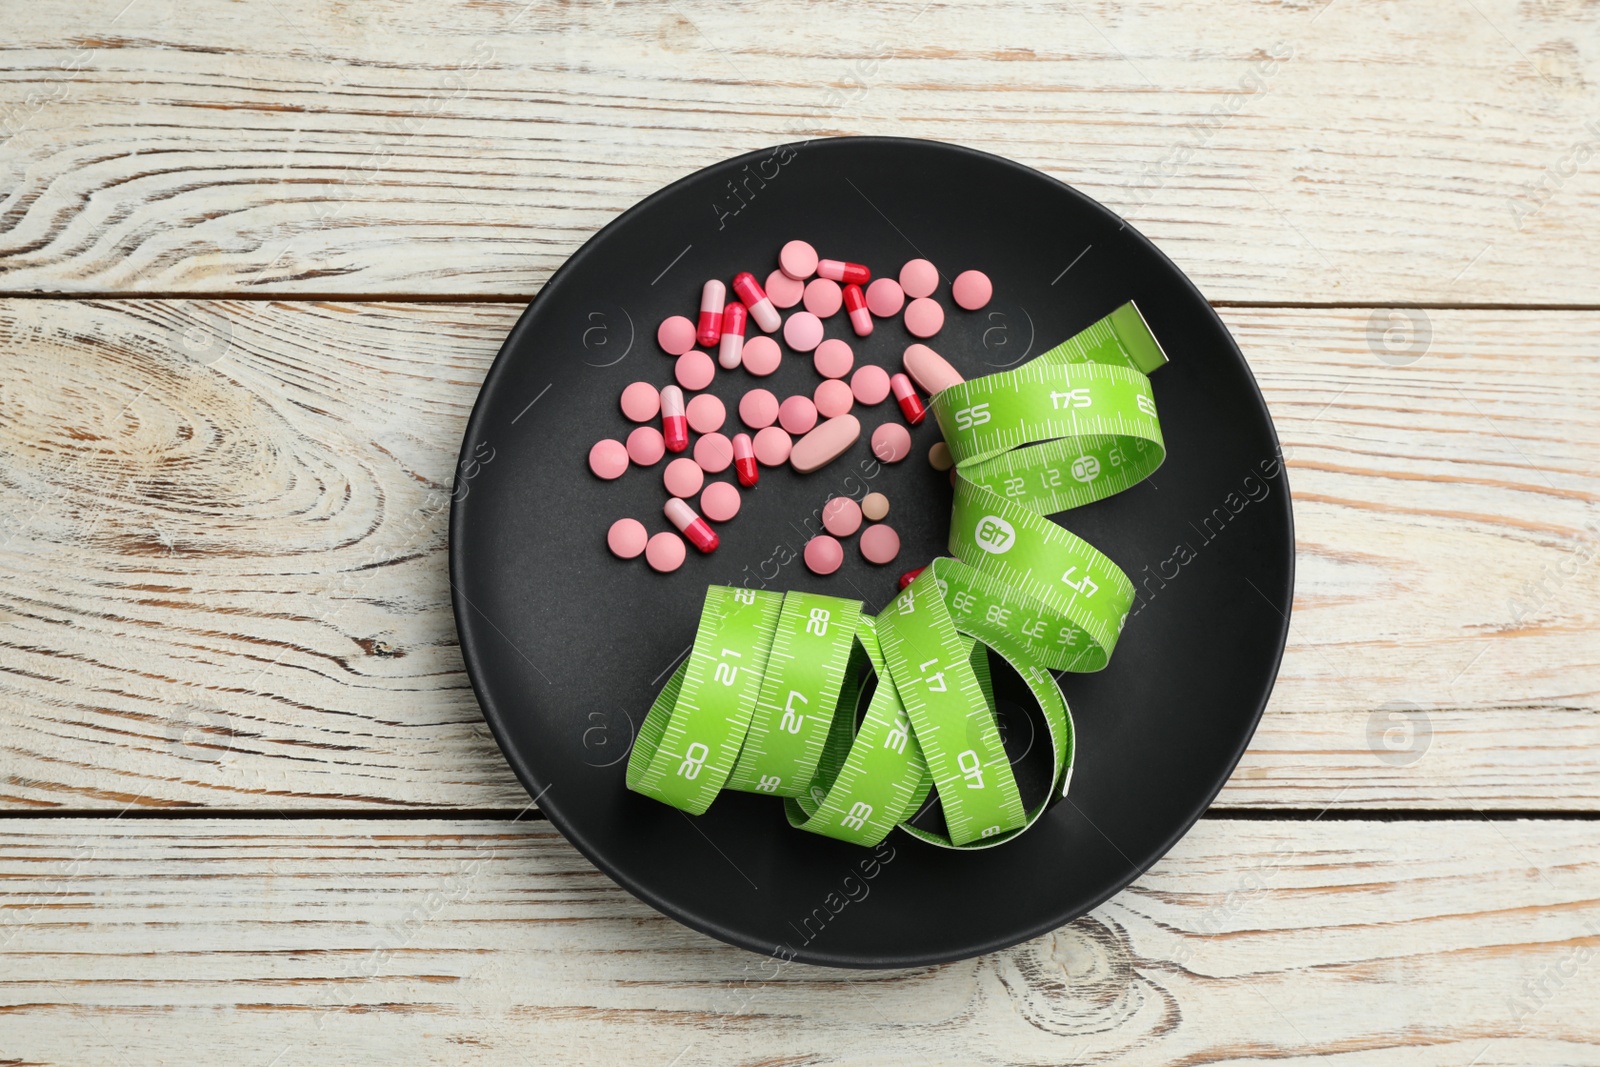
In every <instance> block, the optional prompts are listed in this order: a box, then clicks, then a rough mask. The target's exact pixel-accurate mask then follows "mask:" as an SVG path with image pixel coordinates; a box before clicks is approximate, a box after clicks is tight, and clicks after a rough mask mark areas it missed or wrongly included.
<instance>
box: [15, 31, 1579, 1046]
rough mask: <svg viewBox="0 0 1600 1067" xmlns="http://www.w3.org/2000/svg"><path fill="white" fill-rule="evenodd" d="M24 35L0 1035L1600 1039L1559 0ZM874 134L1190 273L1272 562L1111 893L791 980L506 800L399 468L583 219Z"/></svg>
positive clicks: (437, 426) (440, 426)
mask: <svg viewBox="0 0 1600 1067" xmlns="http://www.w3.org/2000/svg"><path fill="white" fill-rule="evenodd" d="M0 46H3V52H0V138H3V140H0V353H3V359H4V363H3V372H0V516H3V518H0V727H3V732H0V804H3V806H4V811H3V812H0V953H3V954H4V956H3V966H0V1063H28V1064H36V1063H52V1064H54V1063H61V1064H85V1063H119V1064H125V1063H128V1062H183V1063H192V1062H218V1061H220V1062H226V1063H230V1064H233V1063H237V1064H260V1065H262V1067H268V1065H271V1064H280V1065H288V1064H295V1063H309V1062H326V1063H337V1064H357V1063H368V1062H370V1063H376V1064H393V1063H397V1062H416V1061H427V1062H449V1063H458V1062H468V1061H470V1062H474V1063H496V1064H499V1063H506V1064H523V1063H527V1062H572V1063H642V1064H659V1065H667V1064H678V1065H682V1067H687V1065H690V1064H698V1063H726V1062H735V1061H737V1062H747V1063H816V1062H835V1061H838V1062H856V1063H868V1062H906V1061H913V1060H914V1061H919V1062H920V1061H950V1062H960V1063H973V1062H980V1063H997V1064H998V1063H1029V1064H1034V1063H1037V1064H1069V1063H1096V1062H1140V1063H1146V1062H1149V1063H1154V1062H1182V1063H1214V1062H1233V1063H1238V1062H1244V1061H1249V1060H1257V1059H1288V1060H1295V1061H1309V1060H1312V1059H1318V1058H1320V1059H1324V1060H1326V1061H1327V1062H1329V1063H1335V1062H1337V1063H1340V1064H1384V1065H1387V1064H1394V1063H1419V1064H1441V1065H1443V1064H1462V1065H1466V1064H1476V1065H1479V1067H1491V1065H1498V1064H1511V1063H1528V1062H1550V1063H1587V1064H1594V1063H1600V851H1597V846H1600V505H1597V498H1600V341H1597V334H1600V212H1597V210H1596V209H1597V207H1600V106H1597V105H1600V8H1597V7H1596V6H1595V5H1594V4H1593V3H1585V2H1581V0H1516V2H1514V0H1429V2H1425V3H1420V2H1419V3H1412V4H1399V3H1385V2H1377V0H1332V2H1331V3H1323V2H1322V0H1304V2H1297V0H1284V2H1281V3H1276V4H1264V3H1251V2H1246V0H1219V2H1218V3H1215V4H1209V5H1204V6H1196V5H1190V4H1182V3H1177V2H1174V0H1136V2H1133V3H1121V2H1100V0H1094V2H1090V0H1083V2H1068V3H1059V4H1057V3H1045V2H1043V0H1039V2H1027V0H1013V2H1005V0H995V2H984V3H978V2H967V3H959V4H958V3H953V2H943V3H925V2H924V0H891V2H883V3H858V4H849V5H845V4H822V3H809V4H804V5H799V4H791V5H788V6H783V5H772V4H757V3H752V2H750V0H733V2H729V3H722V4H715V3H711V2H710V0H671V2H668V3H661V4H644V3H602V2H589V3H582V2H574V3H560V4H557V3H545V2H543V0H540V2H536V3H533V4H530V5H527V6H523V3H522V2H521V0H476V2H471V3H449V4H439V3H426V2H422V0H416V2H398V0H372V2H368V3H361V4H348V3H340V2H333V0H320V2H319V0H261V2H259V3H254V4H243V3H224V2H222V0H205V2H199V3H188V4H184V3H179V2H178V0H132V2H131V3H129V2H128V0H110V2H109V3H100V2H97V0H37V2H32V3H28V4H17V5H14V8H13V9H10V10H8V11H7V13H6V18H5V20H4V25H3V28H0ZM867 133H894V134H904V135H910V136H923V137H933V138H939V139H944V140H951V141H957V142H963V143H967V144H971V145H974V146H976V147H981V148H984V149H988V150H990V151H994V152H998V153H1001V154H1003V155H1007V156H1010V157H1012V158H1015V159H1017V160H1020V161H1021V162H1024V163H1027V164H1029V165H1031V166H1035V167H1038V168H1040V169H1042V170H1044V171H1047V172H1049V173H1051V174H1054V175H1056V176H1058V177H1060V178H1062V179H1063V180H1065V181H1068V182H1071V183H1072V184H1074V185H1076V186H1077V187H1078V188H1080V189H1082V190H1083V191H1085V192H1086V193H1088V194H1090V195H1091V196H1094V197H1096V198H1097V199H1099V200H1101V201H1102V202H1104V203H1105V204H1107V205H1108V206H1110V207H1111V208H1113V209H1115V210H1117V211H1119V212H1122V213H1123V214H1124V215H1125V216H1127V217H1129V218H1130V219H1132V220H1133V221H1134V222H1135V223H1136V224H1137V225H1138V226H1139V227H1140V228H1141V229H1142V230H1144V232H1146V233H1147V234H1148V235H1149V236H1150V237H1152V238H1153V239H1154V240H1155V241H1156V242H1157V243H1158V244H1159V245H1161V247H1162V248H1163V249H1165V250H1166V251H1167V252H1168V253H1169V254H1170V255H1171V256H1172V257H1173V258H1174V259H1175V260H1176V261H1177V262H1178V263H1179V265H1180V266H1181V267H1183V269H1184V270H1186V271H1187V272H1188V273H1189V274H1190V276H1191V277H1193V278H1194V280H1195V281H1196V283H1197V284H1198V285H1199V286H1200V287H1201V289H1202V290H1203V291H1205V292H1206V294H1207V295H1208V296H1209V297H1210V298H1212V299H1213V301H1214V302H1215V303H1216V305H1217V306H1218V307H1219V308H1220V309H1221V313H1222V315H1223V317H1224V318H1225V319H1226V321H1227V322H1228V325H1229V326H1230V328H1231V329H1232V330H1233V331H1234V333H1235V336H1236V337H1237V338H1238V340H1239V343H1240V345H1241V346H1242V347H1243V349H1244V351H1245V353H1246V355H1247V356H1248V358H1249V360H1250V362H1251V364H1252V366H1253V367H1254V369H1255V372H1256V375H1257V377H1258V379H1259V380H1260V382H1261V384H1262V387H1263V389H1264V390H1265V392H1266V396H1267V399H1268V402H1269V404H1270V406H1271V408H1272V412H1273V415H1274V417H1275V419H1276V421H1277V424H1278V429H1279V432H1280V434H1281V435H1282V438H1283V440H1284V443H1285V448H1286V451H1288V452H1289V454H1290V456H1291V463H1290V465H1291V468H1292V471H1291V478H1292V482H1293V487H1294V493H1295V515H1296V521H1297V526H1298V536H1299V562H1298V568H1299V571H1298V575H1299V577H1298V596H1297V598H1296V603H1295V614H1294V620H1293V629H1292V632H1291V634H1290V639H1289V649H1288V652H1287V654H1286V656H1285V659H1284V664H1283V671H1282V674H1281V677H1280V679H1279V682H1278V686H1277V690H1276V692H1275V694H1274V696H1273V699H1272V703H1271V705H1270V707H1269V708H1268V710H1267V713H1266V715H1265V717H1264V719H1263V720H1262V724H1261V728H1260V730H1259V732H1258V733H1257V735H1256V739H1255V742H1254V744H1253V745H1252V747H1251V749H1250V751H1249V753H1248V754H1247V755H1246V757H1245V759H1244V761H1243V763H1242V764H1241V765H1240V767H1239V769H1238V771H1237V773H1236V774H1235V775H1234V777H1233V780H1232V781H1231V782H1230V783H1229V785H1228V786H1227V788H1226V789H1225V790H1224V792H1223V793H1222V795H1221V797H1220V798H1219V800H1218V802H1217V804H1216V806H1215V807H1214V809H1213V810H1212V812H1211V813H1210V814H1209V815H1208V816H1207V817H1206V818H1205V819H1204V820H1202V821H1201V822H1200V824H1199V825H1198V826H1197V827H1196V828H1195V830H1194V831H1193V833H1191V834H1190V835H1189V836H1188V837H1187V838H1186V839H1185V840H1184V841H1183V842H1182V843H1181V844H1179V845H1178V847H1177V848H1176V849H1175V850H1174V851H1173V852H1172V853H1171V855H1170V856H1168V857H1167V858H1166V859H1165V860H1163V861H1162V862H1161V863H1159V864H1158V865H1157V866H1156V867H1155V868H1154V869H1153V870H1152V871H1151V872H1149V874H1148V875H1146V876H1145V877H1144V878H1142V879H1140V880H1139V881H1138V882H1137V883H1136V884H1135V885H1134V886H1132V887H1131V888H1130V889H1129V890H1127V891H1126V892H1124V893H1122V894H1121V895H1119V896H1118V897H1116V898H1115V899H1114V900H1112V901H1111V902H1110V903H1108V904H1107V905H1105V906H1104V907H1102V908H1100V909H1099V910H1097V911H1096V912H1095V913H1093V914H1092V915H1091V916H1088V917H1086V918H1084V919H1082V920H1080V921H1078V922H1076V923H1073V924H1071V925H1070V926H1068V927H1066V928H1063V929H1061V930H1059V931H1057V932H1056V933H1054V934H1052V935H1050V936H1047V937H1043V938H1040V939H1039V940H1037V941H1034V942H1032V943H1029V944H1027V945H1024V946H1021V947H1019V948H1016V949H1013V950H1010V951H1006V952H1001V953H997V954H995V955H992V956H988V957H984V958H981V959H976V960H972V961H968V962H965V963H960V964H952V965H949V966H943V967H936V968H927V969H920V970H916V971H913V972H898V973H856V972H835V971H825V970H819V969H813V968H808V967H803V966H798V965H796V966H791V967H787V968H783V969H782V970H781V971H780V972H779V973H776V974H772V973H770V968H762V967H760V966H759V964H760V962H761V960H760V958H759V957H756V956H752V955H750V954H748V953H744V952H741V951H739V950H736V949H732V948H729V947H726V946H723V945H721V944H719V943H716V942H713V941H711V940H709V939H707V938H705V937H703V936H701V935H699V934H696V933H692V932H690V931H688V930H686V929H684V928H682V927H680V926H678V925H677V924H675V923H674V922H672V921H671V920H668V919H665V918H663V917H661V916H659V915H657V914H656V913H654V912H653V911H651V910H650V909H649V908H647V907H646V906H644V905H643V904H640V903H638V902H637V901H635V900H634V899H633V898H631V897H630V896H628V895H627V894H626V893H625V892H623V891H622V890H620V889H618V888H617V887H616V886H614V885H613V884H612V883H611V882H610V881H609V880H608V879H607V878H606V877H605V876H604V875H601V874H600V873H598V872H597V871H596V870H594V869H593V868H592V867H591V866H590V865H589V864H588V863H587V862H586V861H584V860H583V859H582V858H581V857H580V856H578V854H577V853H576V852H575V851H574V850H573V849H571V848H570V847H569V846H567V845H566V844H565V842H564V841H563V840H562V839H561V838H560V836H559V835H558V834H556V833H555V832H554V831H553V830H552V829H551V828H550V827H549V825H548V824H547V823H544V822H542V821H541V820H539V818H538V817H537V813H536V812H534V813H529V814H527V815H524V816H523V817H521V818H520V819H519V818H518V814H519V813H520V812H522V811H523V809H524V807H525V805H526V803H527V798H526V795H525V794H524V792H523V791H522V789H521V788H520V786H519V785H518V783H517V782H516V780H515V779H514V778H513V777H512V775H511V773H510V772H509V770H508V769H507V767H506V765H505V763H504V761H503V760H502V758H501V756H500V754H499V752H498V751H497V749H496V748H495V746H494V744H493V742H492V740H491V739H490V738H489V736H488V733H487V731H486V729H485V727H484V724H483V722H482V720H481V718H480V715H479V712H478V709H477V706H476V704H475V703H474V700H473V697H472V694H471V691H470V689H469V687H468V683H467V679H466V677H465V674H464V672H463V669H462V665H461V660H460V657H459V654H458V651H457V648H456V644H455V633H454V627H453V624H452V620H451V615H450V610H449V604H448V599H447V596H446V592H447V588H448V587H447V584H446V577H445V574H446V567H445V555H446V532H445V524H444V519H445V512H444V510H442V509H441V508H440V506H439V505H440V502H441V501H442V500H443V499H445V498H447V496H448V491H449V486H450V484H451V478H452V467H453V465H454V462H455V450H456V447H457V444H458V442H459V438H460V433H461V429H462V426H463V423H464V421H465V419H466V416H467V414H468V412H469V410H470V408H471V405H472V402H473V398H474V395H475V393H476V391H477V387H478V384H479V382H480V380H481V379H482V376H483V374H484V373H485V371H486V369H487V368H488V366H489V362H490V360H491V358H492V356H493V354H494V352H495V350H496V348H497V346H498V344H499V341H500V340H501V338H502V337H503V336H504V334H505V332H506V330H507V329H508V328H509V326H510V324H511V323H512V321H513V320H514V318H515V316H516V315H517V313H518V311H519V309H520V308H521V306H522V305H523V304H524V303H525V302H526V301H527V300H528V299H529V298H530V297H532V296H533V295H534V294H535V293H536V292H537V291H538V289H539V287H540V285H541V283H542V282H543V281H544V280H545V279H546V278H547V277H548V276H549V274H550V272H551V271H552V270H554V268H555V267H556V266H558V265H559V264H560V263H561V262H562V260H563V259H564V258H565V257H566V256H567V255H569V254H570V253H571V252H572V251H573V250H574V249H575V248H576V247H577V246H578V245H579V244H580V243H581V242H582V241H583V240H584V239H585V238H586V237H587V236H588V235H589V234H590V233H592V232H593V231H594V230H595V229H596V228H597V227H599V226H600V225H602V224H603V223H605V222H606V221H607V220H609V219H610V218H612V217H614V216H615V215H616V214H617V213H618V212H620V211H622V210H623V209H625V208H626V207H628V206H629V205H631V204H632V203H634V202H635V201H636V200H638V199H639V198H641V197H643V196H644V195H646V194H648V193H649V192H651V191H653V190H655V189H656V188H658V187H659V186H661V185H662V184H664V183H666V182H669V181H671V180H673V179H676V178H678V177H681V176H682V175H684V174H686V173H689V172H691V171H693V170H695V169H697V168H699V167H701V166H703V165H705V164H707V163H710V162H713V161H715V160H718V159H721V158H723V157H726V156H728V155H731V154H734V153H737V152H741V151H745V150H749V149H752V148H756V147H759V146H763V145H767V144H772V143H776V142H779V141H783V140H791V139H796V138H800V137H807V136H818V135H836V134H867ZM1397 309H1398V310H1397ZM1408 331H1409V332H1408ZM1386 731H1387V732H1386Z"/></svg>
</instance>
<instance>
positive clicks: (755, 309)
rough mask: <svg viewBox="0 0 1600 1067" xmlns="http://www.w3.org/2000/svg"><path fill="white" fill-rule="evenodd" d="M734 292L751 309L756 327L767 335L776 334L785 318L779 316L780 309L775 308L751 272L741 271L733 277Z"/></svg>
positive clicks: (751, 315)
mask: <svg viewBox="0 0 1600 1067" xmlns="http://www.w3.org/2000/svg"><path fill="white" fill-rule="evenodd" d="M733 292H734V295H735V296H737V297H738V298H739V300H740V302H742V303H743V304H744V306H745V307H747V308H749V309H750V317H751V318H752V319H755V320H756V325H757V326H759V327H761V328H762V329H763V330H765V331H766V332H767V333H776V332H777V330H778V327H779V326H781V325H783V316H781V315H779V314H778V309H777V308H776V307H774V306H773V304H772V300H771V299H770V298H769V297H768V296H767V293H766V290H764V289H762V288H761V283H760V282H758V281H756V276H755V275H754V274H751V273H750V272H749V271H747V270H744V271H740V272H739V273H738V274H735V275H734V276H733Z"/></svg>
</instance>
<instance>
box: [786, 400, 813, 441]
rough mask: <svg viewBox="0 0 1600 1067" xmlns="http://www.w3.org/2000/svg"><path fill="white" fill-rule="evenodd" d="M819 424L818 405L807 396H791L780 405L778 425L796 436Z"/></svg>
mask: <svg viewBox="0 0 1600 1067" xmlns="http://www.w3.org/2000/svg"><path fill="white" fill-rule="evenodd" d="M816 424H817V405H815V404H813V403H812V402H811V398H810V397H807V396H791V397H788V398H786V399H785V400H784V402H783V403H782V404H779V405H778V425H779V426H782V427H783V428H784V430H785V431H787V432H788V433H792V434H795V435H796V436H798V435H800V434H803V433H810V432H811V427H813V426H815V425H816Z"/></svg>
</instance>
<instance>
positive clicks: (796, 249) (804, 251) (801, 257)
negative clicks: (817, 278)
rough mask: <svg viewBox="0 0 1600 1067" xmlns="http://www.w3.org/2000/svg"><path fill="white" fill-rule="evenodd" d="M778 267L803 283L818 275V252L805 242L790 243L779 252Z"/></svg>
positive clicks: (769, 291)
mask: <svg viewBox="0 0 1600 1067" xmlns="http://www.w3.org/2000/svg"><path fill="white" fill-rule="evenodd" d="M778 266H779V268H780V269H782V271H783V273H785V274H787V275H788V276H789V277H791V278H794V279H796V280H797V281H802V282H803V281H805V280H806V279H807V278H809V277H811V276H812V275H813V274H815V273H817V250H816V249H815V248H812V247H811V246H810V245H809V244H807V243H806V242H804V241H790V242H789V243H788V244H786V245H784V246H783V248H782V249H781V250H780V251H779V252H778ZM767 292H768V293H769V294H770V293H771V292H772V290H770V289H769V290H767Z"/></svg>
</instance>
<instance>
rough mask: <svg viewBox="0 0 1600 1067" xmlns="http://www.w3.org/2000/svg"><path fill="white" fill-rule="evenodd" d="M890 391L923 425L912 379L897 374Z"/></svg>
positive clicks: (909, 418) (663, 398)
mask: <svg viewBox="0 0 1600 1067" xmlns="http://www.w3.org/2000/svg"><path fill="white" fill-rule="evenodd" d="M889 391H890V392H892V393H894V399H895V403H897V404H899V405H900V414H902V415H904V416H905V417H906V421H907V422H909V423H910V424H911V425H913V426H920V425H922V420H923V419H925V418H927V417H928V409H927V408H926V407H924V406H923V404H922V398H921V397H920V396H918V395H917V387H916V386H914V385H912V384H911V379H910V378H907V377H906V376H905V375H904V374H896V375H895V376H894V377H892V378H890V379H889ZM666 402H667V394H666V391H665V390H663V391H662V394H661V403H662V405H663V408H664V407H665V405H666ZM668 447H669V448H670V447H671V446H670V445H669V446H668Z"/></svg>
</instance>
